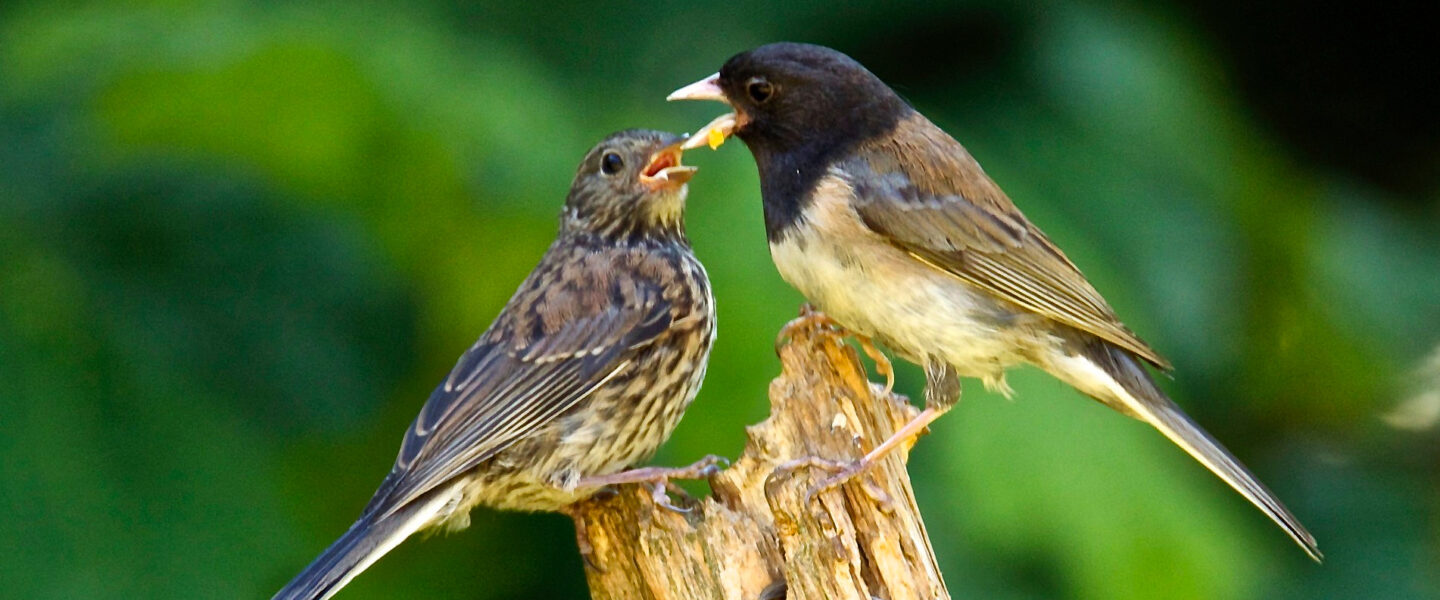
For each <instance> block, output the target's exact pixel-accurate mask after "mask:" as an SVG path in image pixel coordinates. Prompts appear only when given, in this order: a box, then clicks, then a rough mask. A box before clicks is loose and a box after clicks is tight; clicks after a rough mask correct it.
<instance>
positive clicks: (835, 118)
mask: <svg viewBox="0 0 1440 600" xmlns="http://www.w3.org/2000/svg"><path fill="white" fill-rule="evenodd" d="M669 99H671V100H718V101H720V102H724V103H726V104H729V105H730V107H731V108H732V109H734V111H735V112H734V113H733V116H732V117H729V118H728V119H727V118H726V117H721V118H720V119H716V120H715V121H714V122H712V123H711V125H710V126H708V127H707V128H706V129H705V130H702V132H701V133H702V134H704V136H703V137H700V136H697V137H696V138H692V140H695V142H694V143H691V144H688V146H690V147H694V146H698V145H700V143H701V142H703V141H709V142H710V144H711V145H712V146H714V145H718V138H720V137H724V136H728V135H730V134H732V133H733V134H734V135H737V136H739V137H740V139H742V140H744V141H745V145H747V146H749V147H750V150H751V151H752V152H754V153H755V154H756V159H757V160H761V161H762V162H763V160H765V159H766V158H767V157H768V156H770V155H776V154H786V153H801V154H812V153H825V152H827V151H830V150H834V149H836V148H838V147H849V146H852V145H854V144H856V143H859V142H861V141H864V140H867V139H870V138H872V137H874V136H878V135H883V134H885V133H888V132H889V131H891V130H893V129H894V127H895V124H896V123H898V122H899V121H900V119H901V118H903V117H904V116H906V115H907V114H908V113H909V112H910V111H911V108H910V106H909V105H908V104H906V103H905V101H904V100H903V99H901V98H900V96H899V95H897V94H896V93H895V92H894V90H891V89H890V87H889V86H887V85H885V83H884V82H883V81H880V78H878V77H876V76H875V75H874V74H873V73H871V72H870V71H869V70H867V69H866V68H865V67H864V66H862V65H861V64H860V63H858V62H855V60H854V59H852V58H850V57H849V56H846V55H844V54H842V53H840V52H837V51H835V50H831V49H830V48H826V47H824V46H815V45H811V44H797V43H792V42H781V43H776V44H768V45H765V46H760V47H759V48H755V49H754V50H750V51H747V52H742V53H740V54H736V55H735V56H732V57H730V60H727V61H725V65H724V66H722V67H720V72H718V73H716V74H714V75H712V76H710V77H707V78H705V79H702V80H700V81H697V82H695V83H693V84H691V85H688V86H685V87H684V88H681V89H679V90H677V91H676V92H675V93H673V94H671V95H670V98H669Z"/></svg>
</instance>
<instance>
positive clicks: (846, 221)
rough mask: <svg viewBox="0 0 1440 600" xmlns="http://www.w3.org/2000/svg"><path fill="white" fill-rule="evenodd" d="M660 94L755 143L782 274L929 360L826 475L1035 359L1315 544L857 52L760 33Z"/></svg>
mask: <svg viewBox="0 0 1440 600" xmlns="http://www.w3.org/2000/svg"><path fill="white" fill-rule="evenodd" d="M670 99H671V100H717V101H720V102H724V103H726V104H728V105H730V107H731V108H732V109H733V110H734V112H733V113H730V114H727V115H723V116H721V117H719V118H717V119H715V120H714V121H712V122H711V124H710V125H708V126H707V127H706V128H705V129H703V130H702V131H701V132H700V133H699V134H697V135H695V136H694V137H692V138H691V139H690V140H689V141H688V142H687V143H686V144H685V146H686V147H696V146H699V145H702V144H704V143H706V142H708V143H709V144H710V145H711V146H712V147H714V146H718V145H719V144H720V143H721V142H723V140H724V138H725V137H726V136H729V135H731V134H734V135H736V136H738V137H739V138H740V139H741V140H743V141H744V142H745V145H746V146H748V147H749V148H750V152H751V153H752V154H753V155H754V156H755V163H756V165H757V166H758V167H759V171H760V195H761V201H762V204H763V205H764V208H765V229H766V234H767V237H768V238H769V242H770V254H771V256H772V257H773V258H774V260H775V265H776V267H777V268H778V269H779V271H780V275H781V276H782V277H784V278H785V280H786V281H787V282H789V283H790V284H791V285H793V286H795V288H797V289H799V290H800V292H801V293H802V294H804V295H805V297H806V298H807V299H808V300H809V301H810V302H811V303H813V304H815V305H816V306H818V307H819V308H820V310H822V311H824V312H825V314H826V315H828V316H829V318H833V319H834V320H835V321H836V322H838V323H839V324H840V325H842V326H843V327H844V328H846V329H848V330H850V331H851V332H853V333H855V334H858V335H859V336H861V340H862V343H865V344H868V341H866V340H867V337H868V336H873V337H874V338H875V339H877V340H879V341H880V342H881V343H883V344H884V345H886V346H888V347H889V348H890V349H891V350H893V351H894V352H895V353H897V354H899V355H900V356H901V357H903V358H905V359H906V360H909V361H912V362H914V363H917V364H919V365H921V366H922V367H924V369H925V375H926V389H925V405H926V408H925V410H924V411H923V412H922V413H921V414H920V416H919V417H918V418H916V419H915V420H914V421H912V422H911V423H909V424H908V425H906V426H905V427H904V428H902V429H901V430H900V431H898V432H896V434H895V435H894V436H893V437H891V438H890V439H888V440H885V441H884V442H883V443H881V444H879V445H878V446H876V447H875V448H874V449H873V450H872V451H870V452H869V453H867V455H866V456H865V457H864V458H863V459H861V460H860V461H858V462H856V463H854V464H852V465H850V466H849V467H848V468H846V469H844V470H842V471H841V472H840V474H839V475H837V476H836V477H834V478H832V479H830V480H829V482H828V483H827V484H826V486H829V485H834V484H837V483H839V482H841V481H844V480H845V479H847V478H849V477H853V476H854V475H855V474H857V473H859V472H860V471H861V470H863V469H864V468H865V467H867V466H868V465H870V464H872V463H873V462H874V461H876V460H878V459H879V458H880V457H882V456H884V454H885V453H886V452H888V451H889V450H890V449H892V448H894V447H896V446H897V445H899V444H900V443H902V442H904V441H906V440H908V439H910V438H912V437H914V436H915V435H917V434H918V433H919V432H921V431H923V430H924V428H925V427H926V426H927V425H928V424H929V423H931V422H932V421H934V420H935V419H936V418H938V417H939V416H940V415H941V414H942V413H944V412H945V411H946V410H948V409H949V408H950V407H951V406H952V405H954V403H955V402H956V401H957V400H958V399H959V396H960V381H959V377H978V378H980V380H981V381H982V382H984V384H985V386H986V387H987V388H989V389H992V390H999V391H1002V392H1004V393H1006V394H1007V395H1008V394H1009V388H1008V387H1007V386H1006V385H1005V369H1007V368H1010V367H1013V366H1016V365H1019V364H1024V363H1028V364H1033V365H1035V366H1037V367H1039V368H1041V369H1044V370H1045V371H1047V372H1049V373H1050V374H1051V375H1054V376H1055V377H1057V378H1059V379H1060V380H1061V381H1064V382H1066V383H1068V384H1070V385H1071V386H1074V387H1075V388H1076V389H1078V390H1080V391H1081V392H1083V393H1085V394H1087V395H1089V396H1090V397H1092V398H1095V399H1096V400H1099V401H1100V402H1102V403H1104V404H1105V405H1107V406H1109V407H1111V408H1113V409H1115V410H1118V411H1120V412H1121V413H1124V414H1126V415H1129V416H1131V417H1135V418H1137V419H1140V420H1141V421H1144V422H1146V423H1149V424H1150V425H1152V426H1154V427H1155V428H1156V429H1159V430H1160V432H1161V433H1163V434H1164V435H1165V437H1167V438H1169V439H1170V441H1172V442H1174V443H1175V444H1176V445H1178V446H1180V447H1181V448H1182V449H1184V450H1185V451H1186V452H1187V453H1189V454H1190V455H1191V456H1192V457H1194V458H1195V459H1196V460H1198V461H1199V462H1200V463H1201V464H1203V465H1205V467H1206V468H1208V469H1210V471H1212V472H1214V473H1215V474H1216V475H1218V476H1219V477H1220V478H1221V479H1223V480H1224V481H1225V483H1227V484H1229V485H1230V486H1231V487H1232V488H1234V489H1235V490H1236V491H1238V492H1240V494H1242V495H1244V496H1245V498H1246V499H1247V500H1249V501H1250V502H1252V503H1254V504H1255V506H1257V507H1259V508H1260V510H1262V511H1264V513H1265V514H1266V515H1267V516H1269V517H1270V518H1271V519H1272V520H1274V521H1275V522H1276V523H1277V524H1279V525H1280V527H1281V528H1282V529H1284V530H1285V532H1286V533H1287V534H1289V535H1290V537H1291V538H1293V539H1294V540H1295V542H1296V543H1298V544H1299V545H1300V546H1301V547H1302V548H1304V549H1305V552H1307V553H1308V554H1309V555H1310V556H1311V557H1312V558H1314V559H1315V560H1317V561H1318V560H1320V558H1321V555H1320V551H1319V549H1318V548H1317V547H1316V545H1315V539H1314V538H1313V537H1311V535H1310V533H1309V532H1308V531H1306V530H1305V527H1304V526H1302V525H1301V524H1300V522H1299V521H1298V520H1297V519H1296V518H1295V516H1294V515H1292V514H1291V513H1290V511H1289V510H1288V509H1286V508H1285V506H1284V505H1283V504H1281V503H1280V501H1279V500H1278V499H1276V498H1275V496H1274V494H1272V493H1271V492H1270V491H1269V490H1268V489H1266V488H1265V486H1264V485H1263V484H1261V483H1260V482H1259V481H1258V480H1257V479H1256V478H1255V476H1254V475H1251V474H1250V472H1249V471H1247V470H1246V469H1245V467H1244V466H1242V465H1241V464H1240V462H1239V461H1237V460H1235V458H1234V457H1232V456H1231V455H1230V453H1229V452H1227V451H1226V450H1225V448H1224V447H1222V446H1221V445H1220V444H1219V443H1218V442H1216V441H1215V439H1214V438H1212V437H1210V435H1209V434H1207V433H1205V431H1204V430H1202V429H1201V428H1200V427H1199V426H1198V425H1196V424H1195V422H1194V421H1192V420H1190V418H1189V417H1188V416H1186V415H1185V413H1183V412H1181V410H1180V408H1179V407H1178V406H1176V405H1175V403H1174V402H1172V401H1171V400H1170V399H1169V398H1168V397H1166V396H1165V394H1164V392H1162V391H1160V388H1158V387H1156V385H1155V383H1154V381H1153V380H1152V379H1151V377H1150V374H1149V373H1148V371H1146V369H1145V365H1146V364H1149V365H1151V366H1154V367H1158V368H1161V369H1169V368H1170V364H1169V363H1168V362H1166V361H1165V359H1164V358H1161V357H1160V355H1159V354H1158V353H1157V352H1155V350H1153V349H1151V348H1150V346H1149V345H1147V344H1146V343H1145V342H1144V341H1141V340H1140V338H1139V337H1137V336H1136V335H1135V334H1134V333H1132V332H1131V331H1130V330H1129V329H1128V328H1126V327H1125V325H1124V324H1123V323H1121V322H1120V319H1119V318H1118V317H1116V316H1115V312H1114V311H1113V310H1111V308H1110V305H1109V304H1107V303H1106V302H1105V299H1104V298H1102V297H1101V296H1100V294H1099V292H1096V291H1095V288H1094V287H1092V286H1091V285H1090V283H1089V282H1088V281H1086V280H1085V276H1084V275H1082V274H1081V273H1080V270H1079V269H1078V268H1076V267H1075V265H1074V263H1071V262H1070V259H1068V258H1066V257H1065V254H1064V253H1062V252H1061V251H1060V249H1059V248H1058V247H1056V246H1055V244H1054V243H1053V242H1051V241H1050V238H1048V237H1046V236H1045V234H1044V233H1042V232H1041V231H1040V229H1039V228H1037V227H1036V226H1035V225H1034V224H1032V223H1030V221H1029V220H1027V219H1026V218H1025V216H1024V215H1022V214H1021V213H1020V210H1019V209H1017V208H1016V207H1015V205H1014V204H1013V203H1012V202H1011V201H1010V198H1008V197H1007V196H1006V195H1005V193H1004V192H1003V191H1001V190H1000V187H999V186H998V185H996V184H995V182H994V181H992V180H991V179H990V177H989V176H988V175H986V174H985V171H984V170H982V169H981V168H980V165H979V163H977V162H976V161H975V159H974V158H972V157H971V156H970V153H969V152H967V151H966V150H965V148H964V147H963V146H961V145H960V143H959V142H957V141H955V139H954V138H952V137H950V136H949V135H947V134H946V133H945V132H944V131H942V130H941V129H940V128H939V127H936V126H935V124H934V123H931V122H930V121H929V120H928V119H926V118H925V117H924V116H923V115H921V114H920V113H919V112H916V111H915V109H914V108H912V107H911V106H910V105H909V104H908V103H906V102H905V101H904V100H903V99H901V98H900V96H899V95H897V94H896V93H895V92H894V91H893V90H891V89H890V87H889V86H886V85H885V83H883V82H882V81H880V79H879V78H877V77H875V75H873V74H872V73H870V71H868V70H866V69H865V67H863V66H861V65H860V64H859V63H857V62H855V61H854V60H852V59H851V58H850V57H848V56H845V55H844V54H841V53H839V52H836V51H834V50H831V49H829V48H824V47H820V46H812V45H807V44H794V43H779V44H770V45H767V46H761V47H759V48H756V49H754V50H751V51H748V52H744V53H741V54H738V55H736V56H734V57H732V58H730V59H729V60H728V61H726V62H725V64H724V66H722V67H721V68H720V72H719V73H716V74H715V75H713V76H710V77H707V78H705V79H702V80H700V81H698V82H695V83H694V84H691V85H689V86H686V87H684V88H681V89H679V90H677V91H676V92H675V93H673V94H671V95H670ZM880 356H881V357H882V358H883V355H880ZM881 370H882V371H888V365H885V366H883V367H882V369H881Z"/></svg>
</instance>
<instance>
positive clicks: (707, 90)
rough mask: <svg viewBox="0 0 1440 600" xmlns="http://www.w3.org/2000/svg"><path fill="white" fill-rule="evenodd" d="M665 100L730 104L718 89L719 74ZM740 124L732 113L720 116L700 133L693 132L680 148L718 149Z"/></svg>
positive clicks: (672, 93)
mask: <svg viewBox="0 0 1440 600" xmlns="http://www.w3.org/2000/svg"><path fill="white" fill-rule="evenodd" d="M665 99H666V100H714V101H716V102H724V103H725V104H730V100H729V99H728V98H726V97H725V91H724V90H722V89H720V74H719V73H716V74H714V75H711V76H709V77H706V78H704V79H701V80H700V81H697V82H695V83H692V84H690V85H687V86H685V87H682V88H680V89H678V90H675V91H674V92H671V93H670V95H669V96H666V97H665ZM740 124H741V123H740V117H738V116H737V115H736V114H735V113H733V112H732V113H727V114H724V115H720V116H719V117H716V118H715V120H713V121H711V122H710V123H709V124H707V125H706V126H704V127H702V128H701V129H700V131H697V132H695V135H692V136H690V137H689V139H686V140H685V141H684V142H683V143H681V145H680V148H681V149H683V150H690V149H692V148H699V147H700V146H710V149H711V150H714V149H716V148H719V147H720V144H723V143H725V140H726V138H729V137H730V136H731V135H734V134H735V129H736V127H739V126H740Z"/></svg>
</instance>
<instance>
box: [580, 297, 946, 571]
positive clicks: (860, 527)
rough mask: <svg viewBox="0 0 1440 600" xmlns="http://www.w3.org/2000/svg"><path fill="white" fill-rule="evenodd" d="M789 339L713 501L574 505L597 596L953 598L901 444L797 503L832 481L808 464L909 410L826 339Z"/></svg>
mask: <svg viewBox="0 0 1440 600" xmlns="http://www.w3.org/2000/svg"><path fill="white" fill-rule="evenodd" d="M789 333H790V335H791V339H790V341H789V343H787V344H785V345H783V346H781V347H780V348H779V354H780V362H781V365H782V368H783V370H782V373H781V375H780V376H779V377H778V378H776V379H775V380H774V381H772V382H771V384H770V403H771V414H770V417H769V418H768V419H766V420H765V421H764V422H763V423H760V424H758V425H752V426H750V427H748V428H747V429H746V433H747V437H748V441H747V442H746V445H745V450H744V452H743V453H742V454H741V455H740V457H739V458H738V459H737V460H736V461H735V463H734V464H733V466H731V467H730V468H728V469H726V470H724V471H723V472H720V473H719V474H717V475H715V476H714V477H712V478H711V479H710V487H711V490H712V491H713V494H712V496H711V497H709V498H705V499H703V500H700V501H698V502H696V503H695V506H694V508H693V510H691V511H690V512H688V513H679V512H676V511H673V510H669V509H666V508H663V507H659V506H656V504H655V503H654V501H653V500H652V498H651V494H650V492H648V491H646V490H644V489H641V488H639V487H635V486H627V487H625V488H623V489H622V490H621V491H620V492H619V493H617V494H615V495H612V496H610V497H599V498H596V499H592V500H589V501H587V502H585V503H583V504H582V505H580V506H578V507H577V508H578V509H579V510H578V515H579V516H578V519H579V520H580V521H581V522H583V523H584V526H585V528H586V533H587V535H588V537H589V541H590V544H591V546H592V547H593V552H592V554H591V557H590V565H588V566H587V567H586V578H587V580H588V582H589V584H590V591H591V595H592V596H593V597H594V598H595V599H596V600H611V599H615V600H620V599H624V600H639V599H644V600H652V599H653V600H682V599H688V598H713V599H724V600H756V599H757V598H791V599H811V598H813V599H832V600H843V599H856V600H871V599H872V598H883V599H885V600H908V599H934V598H949V592H948V591H947V590H946V588H945V583H944V581H943V580H942V579H941V576H940V571H939V569H938V568H937V566H936V564H935V554H934V552H933V550H932V549H931V547H930V540H929V538H928V536H927V534H926V532H925V524H924V522H923V521H922V520H921V518H920V511H919V510H918V508H917V507H916V505H915V496H914V493H913V491H912V490H911V487H910V477H909V475H908V474H907V473H906V471H905V459H906V457H907V455H908V451H909V448H908V447H906V448H902V449H900V450H898V451H896V452H893V453H891V454H890V455H889V456H888V457H886V458H885V460H884V461H882V462H881V463H880V464H878V465H876V466H875V467H874V468H873V469H871V470H869V471H867V472H866V473H865V474H863V475H861V476H859V477H856V478H855V479H853V480H851V481H850V482H847V483H845V484H844V485H842V486H840V487H838V488H835V489H832V490H829V491H825V492H822V493H819V494H817V495H815V497H814V498H813V499H811V500H810V501H809V502H808V503H807V502H806V496H807V495H808V493H809V491H810V490H811V489H812V487H813V486H815V485H816V484H817V483H819V482H821V481H823V480H824V479H825V478H826V477H827V476H829V475H830V474H831V472H830V471H828V470H826V469H824V468H820V467H816V466H813V465H807V464H806V463H807V459H810V458H812V457H818V458H821V459H826V460H829V461H843V462H848V461H851V460H855V459H857V458H859V457H860V456H863V455H864V453H865V451H866V450H868V449H869V448H871V447H873V446H874V445H875V444H878V443H879V442H880V441H882V440H884V439H885V438H886V437H887V436H889V435H890V433H891V432H893V431H894V430H895V429H897V428H899V427H900V426H901V425H903V424H904V423H905V422H906V421H908V420H909V419H910V418H911V417H912V416H914V415H915V414H916V410H915V408H914V407H912V406H911V405H910V404H909V403H908V402H907V401H906V399H905V398H904V397H902V396H898V395H894V394H887V393H886V392H885V390H884V388H883V386H879V385H876V384H872V383H870V382H869V381H868V380H867V379H866V375H865V371H864V369H863V367H862V366H861V364H860V361H859V358H858V356H857V354H856V352H855V350H854V349H853V348H851V347H850V346H848V345H846V344H845V343H844V341H843V340H841V339H840V338H839V337H838V336H836V335H835V334H834V333H832V332H830V331H828V330H826V329H824V328H823V327H819V326H813V327H812V326H808V325H807V326H801V327H795V328H792V330H791V331H790V332H789Z"/></svg>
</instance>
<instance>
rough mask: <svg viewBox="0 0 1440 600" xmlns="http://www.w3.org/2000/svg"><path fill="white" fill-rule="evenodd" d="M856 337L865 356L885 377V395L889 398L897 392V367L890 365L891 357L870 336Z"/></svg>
mask: <svg viewBox="0 0 1440 600" xmlns="http://www.w3.org/2000/svg"><path fill="white" fill-rule="evenodd" d="M854 335H855V341H857V342H860V349H861V350H863V351H864V352H865V356H868V357H870V360H873V361H875V370H876V371H878V372H879V373H880V374H881V375H883V376H884V377H885V395H886V396H889V395H890V392H892V391H895V365H893V364H891V363H890V357H888V356H885V353H884V352H881V351H880V349H879V348H876V347H875V344H874V343H872V342H871V341H870V338H869V336H864V335H860V334H858V333H857V334H854Z"/></svg>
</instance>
